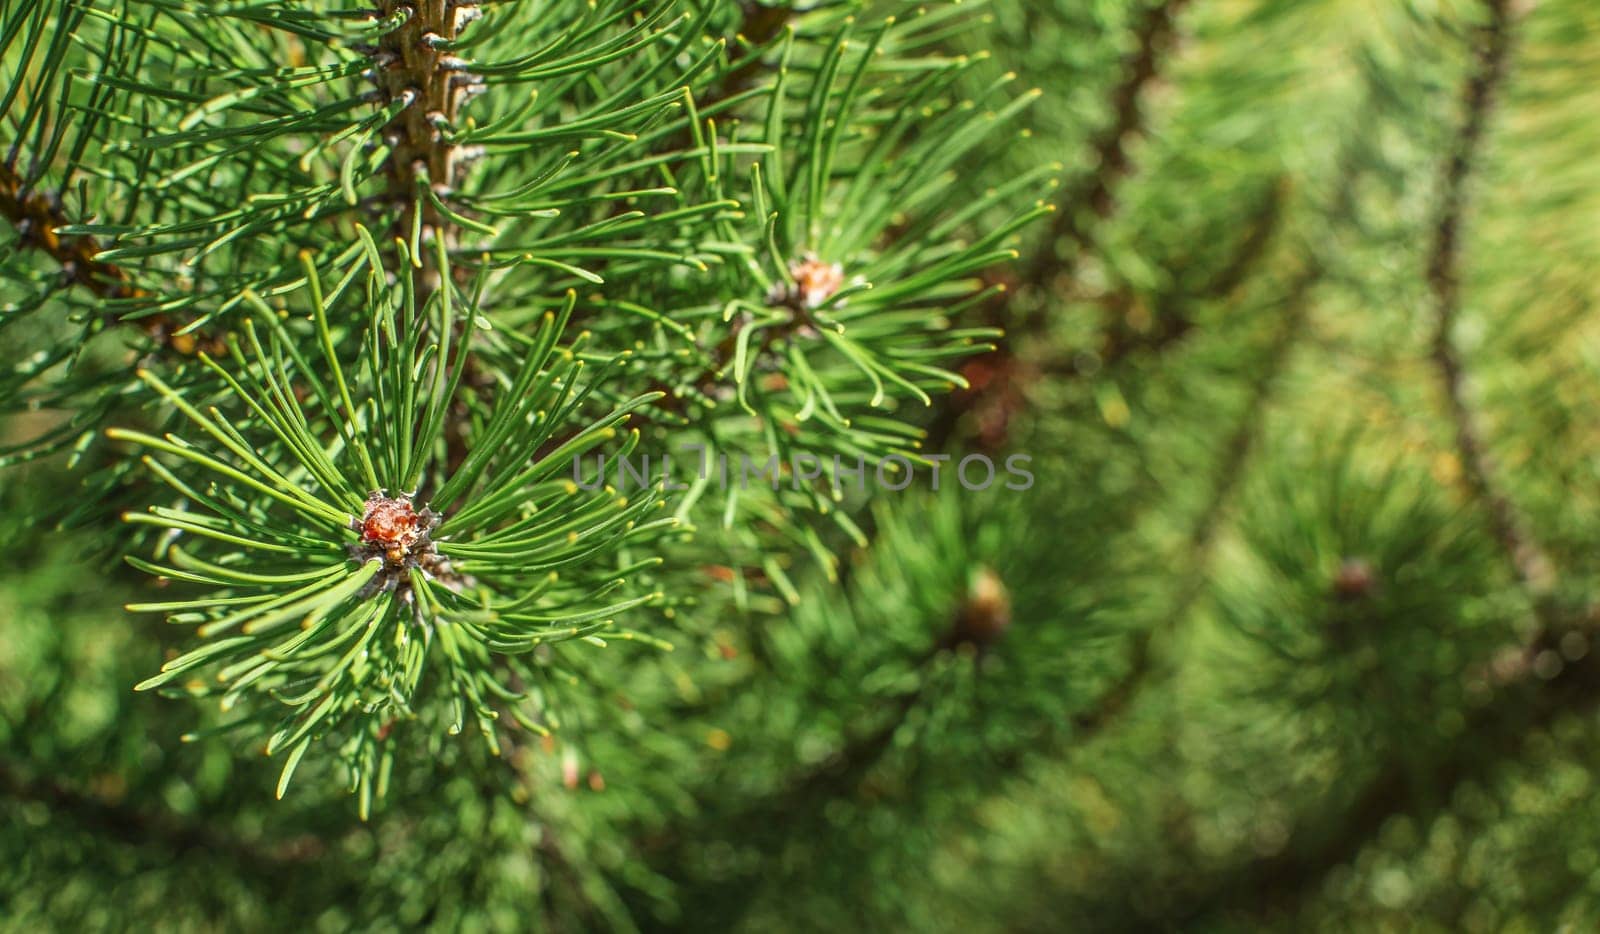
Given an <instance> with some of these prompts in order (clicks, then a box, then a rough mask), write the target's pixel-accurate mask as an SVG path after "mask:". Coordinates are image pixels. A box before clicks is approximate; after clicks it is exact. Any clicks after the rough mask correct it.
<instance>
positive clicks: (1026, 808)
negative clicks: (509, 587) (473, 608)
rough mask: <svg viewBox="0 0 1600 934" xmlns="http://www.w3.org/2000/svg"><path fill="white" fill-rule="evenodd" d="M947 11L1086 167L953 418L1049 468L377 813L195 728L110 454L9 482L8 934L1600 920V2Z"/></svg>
mask: <svg viewBox="0 0 1600 934" xmlns="http://www.w3.org/2000/svg"><path fill="white" fill-rule="evenodd" d="M795 13H796V11H794V10H792V9H790V8H789V7H786V6H782V5H757V4H749V5H748V10H747V14H748V15H747V19H746V21H745V22H744V23H742V24H738V28H739V29H742V30H745V31H747V32H748V31H753V30H768V32H767V33H766V34H767V35H772V34H774V32H773V31H775V30H777V29H779V28H781V27H782V25H783V23H784V22H785V20H786V18H787V17H788V16H790V15H793V14H795ZM961 22H962V23H963V25H962V28H959V29H951V30H949V31H948V33H947V35H946V36H945V37H944V39H943V40H942V41H943V42H944V43H945V44H946V45H947V46H948V51H949V52H951V53H953V54H967V55H971V56H975V57H978V58H981V59H982V61H981V64H980V66H979V67H977V68H975V69H973V73H972V75H971V80H972V81H973V82H974V95H976V94H977V93H978V89H980V88H981V87H985V86H987V85H988V84H990V83H992V82H993V81H994V80H996V79H998V78H1000V77H1001V76H1002V75H1004V74H1006V73H1010V72H1014V73H1016V75H1017V76H1018V86H1019V87H1024V88H1025V87H1038V88H1040V89H1042V90H1043V92H1044V93H1043V96H1042V97H1041V98H1040V99H1039V100H1038V101H1037V102H1036V103H1034V104H1033V105H1032V107H1031V109H1030V110H1029V111H1027V113H1026V115H1025V117H1024V119H1023V121H1022V123H1023V124H1024V125H1026V126H1027V127H1028V128H1029V130H1028V132H1027V133H1026V134H1024V135H1023V136H1021V137H1019V138H1017V139H1015V140H1012V141H1008V143H1007V144H1006V145H1005V146H1003V147H998V148H991V149H990V150H988V151H985V152H983V153H982V154H981V156H980V157H977V158H975V159H974V161H973V162H972V164H971V166H970V169H971V171H970V173H967V174H968V175H969V176H970V177H971V178H972V179H973V183H974V184H975V185H977V186H980V187H978V188H975V189H974V190H973V191H972V192H971V194H972V195H973V196H974V197H976V196H978V195H980V194H982V187H981V186H985V185H988V184H993V183H995V182H996V181H1004V180H1006V179H1009V178H1018V177H1022V176H1024V175H1025V174H1026V173H1028V172H1031V171H1034V170H1036V169H1037V168H1038V167H1039V166H1041V165H1046V164H1059V166H1060V171H1059V173H1058V177H1059V183H1058V184H1056V185H1055V186H1053V187H1050V188H1048V189H1046V188H1043V187H1042V186H1041V188H1040V190H1037V191H1029V192H1022V193H1019V194H1020V196H1021V197H1024V198H1025V199H1035V198H1042V199H1044V200H1047V201H1049V202H1051V203H1052V204H1053V205H1054V206H1055V208H1056V210H1055V211H1054V213H1053V214H1052V215H1051V216H1050V217H1048V218H1047V219H1046V220H1045V221H1043V222H1041V223H1039V224H1036V225H1035V226H1034V227H1033V228H1031V229H1030V230H1028V231H1027V232H1026V233H1025V235H1024V244H1025V247H1024V249H1023V252H1022V255H1021V257H1020V258H1019V259H1018V261H1017V263H1016V264H1015V265H1014V266H1012V267H1011V268H1008V269H1002V270H996V271H994V272H993V273H992V275H993V277H994V281H995V282H997V283H1002V284H1004V285H1005V286H1006V287H1007V292H1006V296H1007V297H1006V299H1005V300H1004V301H999V302H991V303H989V304H987V305H985V306H982V307H979V308H975V309H972V310H971V311H970V312H969V314H971V315H972V316H974V317H975V318H983V317H988V318H989V319H991V322H990V323H994V324H998V325H1001V326H1004V327H1005V328H1006V329H1007V330H1008V332H1009V334H1010V337H1009V338H1008V340H1007V341H1006V343H1005V346H1004V347H1003V348H1002V349H1000V350H998V351H995V352H993V353H989V354H986V355H984V356H982V357H979V358H976V359H974V360H972V361H970V362H969V363H968V364H967V365H966V370H965V374H966V375H967V377H968V378H969V380H970V381H971V383H972V388H971V389H970V390H969V391H966V392H963V393H960V394H958V395H957V396H956V397H955V398H954V399H953V400H951V401H950V402H948V403H945V404H942V405H941V406H940V407H938V408H937V409H936V410H935V411H933V412H932V413H931V414H930V415H929V418H928V424H927V428H928V431H929V434H930V445H931V446H934V447H936V449H942V450H945V451H947V452H952V453H955V454H957V455H958V456H959V455H960V454H963V453H968V452H981V453H990V454H999V455H1006V454H1011V453H1018V452H1022V453H1026V454H1028V455H1029V456H1031V457H1032V458H1033V466H1032V469H1033V471H1034V473H1035V474H1036V476H1037V480H1038V482H1037V485H1036V487H1035V488H1034V489H1033V490H1032V491H1030V492H1029V493H1027V494H1025V495H1017V494H1005V493H996V494H995V495H991V496H974V495H961V494H960V493H959V492H957V493H952V492H950V491H946V492H944V493H940V494H934V493H931V492H922V493H916V494H910V493H908V494H906V495H905V496H904V497H901V498H897V499H896V500H895V502H894V508H893V509H887V508H884V509H882V510H880V513H881V514H874V515H872V516H869V517H868V518H869V519H870V520H871V521H869V522H868V526H869V528H871V529H872V532H873V535H872V543H871V545H870V546H869V547H867V548H862V549H857V550H856V551H855V552H853V553H852V554H850V555H849V556H848V560H847V562H846V564H845V567H844V569H843V572H842V577H843V580H842V581H841V582H840V583H838V584H835V583H833V582H830V581H828V580H826V579H824V578H823V577H822V576H821V575H812V577H814V578H815V579H811V578H807V577H806V576H805V575H803V574H797V575H796V577H797V581H796V586H797V587H799V589H800V590H801V591H802V596H803V597H804V599H803V600H801V602H800V604H799V606H798V608H797V609H795V610H794V611H792V612H790V613H787V614H785V615H784V616H783V617H782V618H781V619H773V620H767V619H764V620H762V621H760V622H759V623H752V622H750V621H749V620H748V619H744V618H741V617H739V616H738V615H737V614H734V613H732V612H731V611H729V612H727V613H726V614H725V615H717V614H715V613H710V612H709V611H708V613H707V614H705V615H703V616H702V618H701V619H700V622H699V623H697V624H693V625H692V626H691V627H690V628H691V631H692V632H691V636H692V637H691V639H690V644H691V645H694V646H700V647H701V648H696V649H692V650H690V651H688V652H680V653H678V656H679V657H675V658H662V659H652V660H649V661H639V662H635V663H631V664H630V665H628V666H626V667H623V668H620V669H618V670H615V671H611V672H609V673H607V672H598V673H597V674H596V679H597V683H599V684H601V685H602V686H603V688H604V689H603V690H598V691H595V692H592V693H595V694H597V695H599V697H598V699H594V700H590V701H585V700H584V699H583V698H582V697H579V698H578V699H577V700H575V701H574V703H576V704H578V705H579V711H580V712H579V715H578V717H577V719H578V720H579V721H580V722H581V721H583V719H584V717H586V716H591V714H589V713H585V712H584V711H585V710H586V708H583V706H582V705H583V704H585V703H592V704H593V705H595V707H596V711H595V712H593V713H592V717H593V718H594V719H596V720H598V719H600V718H602V716H603V717H605V718H606V719H605V720H604V722H605V723H606V728H605V729H596V730H593V731H589V732H588V733H587V734H585V733H584V732H583V731H582V730H581V729H580V730H578V731H577V732H578V735H579V736H580V737H581V739H579V740H577V741H576V745H568V744H565V743H562V744H550V743H547V744H544V745H543V746H540V745H538V744H533V745H529V746H527V747H523V748H522V749H520V750H518V751H517V752H516V753H514V754H513V756H512V759H513V761H512V762H511V768H512V770H513V771H514V772H515V776H516V777H515V781H514V782H513V790H512V793H511V794H509V795H507V794H503V793H501V792H502V790H503V788H504V787H505V784H506V780H505V778H504V774H503V773H504V772H505V768H506V767H505V766H504V765H503V764H501V763H498V762H490V761H487V760H488V756H487V753H485V752H484V751H482V750H481V749H478V748H476V747H475V746H471V745H468V744H452V745H446V746H442V747H440V748H439V749H438V750H435V751H433V752H431V753H430V755H429V757H426V761H422V762H418V763H415V764H414V765H413V766H412V768H411V769H410V772H409V773H408V774H410V776H411V777H410V778H408V779H406V780H405V781H404V783H402V784H401V786H399V787H396V788H395V789H392V790H391V796H392V800H391V802H390V803H389V804H388V805H387V806H386V808H385V809H384V811H383V812H382V813H379V814H377V815H374V817H373V819H372V820H371V821H369V822H367V823H365V824H362V823H358V822H356V821H355V820H354V819H353V817H352V808H351V805H350V802H349V798H348V796H347V795H346V794H345V793H344V792H343V790H342V789H340V788H339V787H337V785H336V783H335V782H333V781H322V782H318V781H310V780H307V781H303V782H301V783H299V787H297V789H296V790H295V791H294V792H293V793H292V794H291V795H289V796H288V797H287V798H286V799H285V800H284V801H281V802H278V801H275V800H274V798H273V794H272V789H273V784H274V782H275V780H276V775H277V770H276V768H272V767H266V766H264V765H263V764H262V763H260V762H257V761H253V759H252V757H251V756H250V755H249V751H248V750H243V749H239V748H235V747H231V746H230V745H229V744H227V743H226V742H211V743H201V744H194V745H186V744H181V743H179V742H177V741H176V737H178V736H179V735H181V734H182V733H184V732H185V731H186V730H189V729H192V728H193V727H194V726H195V716H196V715H195V713H194V711H193V709H192V708H190V707H188V706H186V705H183V704H175V703H171V702H168V701H163V700H161V699H159V698H157V697H153V696H150V695H142V694H141V695H135V694H134V693H133V692H132V691H131V690H130V686H131V685H132V684H134V683H135V682H137V681H139V680H140V679H141V678H143V677H144V676H145V675H146V674H148V672H149V671H150V670H152V668H153V666H154V665H155V664H157V663H158V661H159V658H160V645H161V644H162V640H166V641H170V640H171V638H172V637H171V636H170V635H167V634H165V633H162V632H159V629H160V625H159V623H156V622H153V621H151V620H149V619H148V618H146V619H140V620H130V618H129V616H128V615H127V614H125V613H124V612H123V611H122V609H121V606H122V604H123V603H125V602H128V601H130V600H135V599H146V598H147V597H141V596H140V594H142V593H148V585H146V584H144V583H142V582H140V581H139V580H137V579H136V578H135V577H134V576H132V575H131V574H129V573H128V572H127V571H126V569H124V568H121V567H120V562H119V561H118V560H117V558H116V556H115V554H114V553H113V548H112V546H113V545H114V544H115V543H111V542H107V541H105V540H104V536H103V535H101V534H95V533H93V532H86V531H73V530H71V529H63V528H58V527H57V526H56V525H55V524H54V523H53V522H52V521H47V520H45V519H42V518H41V517H45V516H57V517H59V516H60V515H61V514H62V513H63V511H64V509H63V506H66V507H84V506H85V505H92V504H84V503H81V502H77V501H76V500H75V497H77V496H79V493H78V492H77V491H79V490H80V489H81V488H82V486H81V483H82V481H81V478H80V477H78V476H76V475H75V474H73V473H72V472H69V471H66V470H64V469H63V468H62V465H61V464H60V463H54V462H46V463H38V464H33V465H30V466H27V467H25V468H21V469H19V470H14V471H11V472H9V473H6V474H4V475H0V865H3V866H4V867H5V869H4V870H3V871H0V927H5V928H7V929H10V930H18V931H23V930H30V931H31V930H41V929H52V928H53V929H64V930H88V929H137V930H164V929H185V930H187V929H198V930H206V929H216V930H222V929H262V930H281V929H315V930H324V929H325V930H344V929H350V928H358V929H391V928H392V929H407V928H416V927H424V926H434V927H438V928H441V929H447V930H529V929H553V930H608V929H628V928H640V929H646V930H650V929H663V930H668V929H670V930H677V929H682V930H726V929H739V930H840V929H869V930H927V931H942V930H959V929H964V930H978V931H991V930H992V931H999V930H1017V931H1031V930H1040V931H1044V930H1050V931H1055V930H1062V929H1066V930H1129V929H1141V928H1155V929H1193V930H1233V929H1244V928H1257V927H1265V928H1268V929H1280V930H1307V929H1317V930H1349V929H1362V930H1370V929H1379V930H1383V929H1394V930H1400V929H1405V930H1414V929H1422V930H1469V931H1501V930H1538V931H1543V930H1553V929H1571V930H1588V929H1594V928H1595V927H1596V926H1600V794H1596V791H1597V790H1600V773H1597V769H1600V720H1597V705H1600V657H1597V656H1596V655H1595V653H1594V649H1595V648H1596V647H1595V646H1594V645H1593V644H1592V640H1593V638H1594V636H1595V629H1594V627H1595V625H1596V622H1597V619H1600V617H1597V609H1596V604H1595V598H1596V594H1600V549H1597V548H1595V547H1594V543H1595V542H1596V541H1597V540H1600V476H1597V463H1600V462H1597V460H1596V455H1597V454H1600V421H1597V418H1600V415H1597V413H1600V405H1597V403H1600V318H1597V316H1596V314H1595V307H1596V301H1597V299H1600V160H1597V159H1596V157H1595V154H1596V152H1597V151H1600V121H1597V120H1596V118H1595V117H1596V114H1600V6H1597V5H1595V4H1594V3H1593V2H1592V0H1539V2H1534V0H1157V2H1136V0H1027V2H1024V0H994V2H992V3H990V4H988V5H987V6H986V7H984V8H982V9H980V10H977V11H976V12H974V13H973V15H971V16H970V17H968V18H966V19H964V20H962V21H961ZM997 210H998V209H997ZM980 220H981V219H980ZM999 222H1000V218H999V215H998V214H997V216H996V219H995V223H999ZM0 339H3V338H0ZM6 432H15V433H17V434H19V435H20V434H26V433H27V430H26V429H25V428H24V427H21V426H18V425H16V424H15V423H12V424H9V425H0V433H6ZM83 518H84V517H83V516H82V515H78V516H77V517H76V519H78V520H81V519H83ZM930 640H931V644H933V645H934V646H935V647H937V648H939V649H940V651H937V652H934V653H932V654H928V653H925V652H923V651H921V650H920V649H919V647H924V646H927V645H929V644H930ZM702 649H703V651H702ZM757 670H759V671H761V672H765V674H764V675H763V676H761V677H753V676H752V675H751V672H752V671H757ZM607 678H610V679H611V680H610V681H607V680H606V679H607ZM575 693H580V694H581V693H582V692H575ZM609 701H618V703H617V704H613V705H612V707H614V708H616V709H613V710H611V712H610V713H607V714H601V713H600V712H598V707H599V706H600V705H601V704H602V702H609ZM617 710H621V711H623V712H622V713H618V712H617ZM637 710H649V711H652V714H651V716H650V717H648V718H646V717H642V716H639V715H637V714H632V715H630V714H629V713H628V711H637Z"/></svg>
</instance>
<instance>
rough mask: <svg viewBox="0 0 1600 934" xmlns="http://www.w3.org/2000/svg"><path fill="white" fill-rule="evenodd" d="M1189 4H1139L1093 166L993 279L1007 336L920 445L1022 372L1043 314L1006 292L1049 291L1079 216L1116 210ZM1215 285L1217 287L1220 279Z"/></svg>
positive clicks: (1067, 272) (1099, 218)
mask: <svg viewBox="0 0 1600 934" xmlns="http://www.w3.org/2000/svg"><path fill="white" fill-rule="evenodd" d="M1189 2H1190V0H1161V2H1158V3H1156V4H1155V5H1153V6H1151V7H1149V8H1148V9H1146V10H1145V13H1144V16H1143V18H1142V19H1141V20H1140V21H1139V24H1138V25H1137V26H1136V27H1135V28H1134V51H1133V52H1132V54H1130V55H1129V56H1128V58H1127V59H1126V60H1125V62H1124V64H1123V68H1122V78H1121V80H1120V81H1118V83H1117V84H1116V85H1114V86H1113V87H1112V88H1111V92H1110V94H1109V96H1108V100H1109V105H1110V106H1109V109H1110V111H1111V114H1112V118H1111V122H1110V123H1108V124H1107V125H1106V126H1105V128H1104V129H1102V130H1101V131H1100V133H1099V134H1098V135H1097V136H1096V137H1095V139H1094V141H1093V142H1092V143H1091V145H1090V153H1091V158H1090V159H1089V163H1090V164H1091V165H1092V166H1093V168H1092V169H1091V170H1090V171H1089V172H1087V173H1086V174H1084V175H1083V176H1082V177H1081V178H1079V179H1078V180H1077V181H1076V182H1074V183H1073V184H1071V185H1068V186H1066V187H1065V191H1064V193H1063V194H1062V196H1061V197H1060V199H1058V201H1057V202H1056V204H1055V205H1054V206H1053V207H1054V211H1053V219H1052V221H1051V226H1050V229H1049V231H1047V232H1046V233H1045V234H1044V235H1043V236H1041V237H1040V239H1039V247H1038V248H1037V249H1035V250H1034V251H1033V252H1032V253H1030V254H1029V255H1028V257H1027V259H1026V260H1025V261H1024V262H1023V263H1022V264H1021V265H1020V268H1019V269H1017V270H1016V271H1015V272H1014V273H1011V274H1009V275H1007V276H1006V279H1007V280H1008V281H1000V282H997V283H995V284H996V285H997V286H999V288H997V289H996V291H995V295H994V298H993V299H992V300H991V301H989V302H987V303H985V305H984V306H983V315H984V320H985V321H986V323H989V324H993V325H1000V324H1002V323H1007V322H1009V323H1012V325H1013V326H1011V327H1009V328H1007V331H1008V334H1009V337H1010V340H1008V341H1007V346H1006V347H1001V348H998V349H996V350H994V351H991V352H990V353H987V354H984V355H982V356H980V357H977V358H975V359H974V360H972V361H970V362H969V363H968V365H967V368H966V370H964V374H963V375H966V376H968V377H969V382H971V383H974V384H977V385H979V386H980V388H979V389H978V390H977V391H970V390H969V391H966V392H961V393H957V394H955V395H953V396H951V397H950V398H949V400H947V402H946V404H945V405H943V406H942V407H941V408H940V412H939V414H938V416H937V417H936V418H935V419H934V421H933V422H932V423H931V424H930V426H929V428H928V437H927V441H926V445H925V446H926V448H927V449H928V450H932V451H937V450H942V449H943V448H944V446H945V445H946V444H947V443H948V441H949V438H950V436H951V435H952V434H953V433H954V432H955V429H956V427H957V425H958V424H959V423H960V420H961V417H962V416H963V415H965V414H966V413H967V412H970V411H972V410H973V409H976V408H978V407H980V406H981V405H983V404H984V403H985V402H987V401H990V400H992V399H993V398H994V397H995V396H997V395H1002V394H1005V393H1007V392H1011V391H1012V389H1013V383H1014V381H1016V380H1017V379H1018V378H1019V377H1025V376H1026V375H1027V374H1026V373H1025V372H1023V371H1024V370H1025V368H1022V367H1019V366H1018V359H1017V357H1016V356H1015V353H1014V351H1013V350H1012V349H1010V347H1011V346H1013V345H1014V343H1015V340H1016V337H1017V336H1018V335H1019V334H1021V333H1023V332H1024V331H1025V330H1026V329H1027V327H1028V326H1029V325H1030V324H1032V325H1037V324H1038V323H1040V322H1041V321H1042V320H1043V316H1040V315H1027V316H1021V317H1020V320H1018V318H1019V316H1018V315H1016V313H1015V312H1014V309H1015V308H1016V307H1017V305H1016V302H1015V301H1014V296H1015V295H1016V294H1018V293H1021V292H1022V291H1024V290H1027V291H1036V292H1039V293H1041V294H1042V295H1045V296H1048V295H1049V294H1051V293H1052V285H1053V284H1054V283H1057V282H1061V281H1064V280H1066V279H1068V278H1070V277H1071V275H1072V273H1073V270H1074V269H1075V268H1076V266H1077V264H1078V263H1079V262H1081V261H1082V260H1083V258H1084V255H1085V253H1086V252H1087V251H1088V250H1089V249H1090V248H1091V247H1092V246H1093V244H1092V236H1091V229H1090V227H1091V224H1090V223H1089V222H1088V221H1087V219H1086V218H1085V217H1084V215H1085V214H1086V213H1087V214H1091V215H1092V216H1093V219H1094V221H1096V222H1104V221H1106V220H1108V219H1110V218H1111V217H1112V216H1113V215H1114V214H1115V213H1116V199H1115V194H1116V190H1117V187H1118V186H1119V185H1120V184H1121V183H1122V181H1123V180H1125V179H1126V178H1127V177H1128V175H1129V174H1130V173H1131V172H1132V170H1133V162H1132V159H1131V157H1130V156H1129V153H1128V146H1129V144H1130V143H1131V142H1132V141H1133V140H1134V139H1137V138H1138V137H1140V136H1143V135H1144V133H1145V132H1146V130H1147V129H1148V127H1147V126H1146V123H1145V117H1146V115H1145V113H1144V109H1143V107H1142V106H1141V101H1142V99H1143V96H1144V92H1145V89H1146V88H1148V87H1149V86H1150V85H1151V84H1152V83H1154V82H1155V81H1156V79H1157V78H1158V77H1159V76H1160V59H1161V55H1162V53H1163V52H1164V51H1165V49H1166V48H1167V47H1168V46H1169V45H1170V44H1171V42H1172V39H1173V34H1174V31H1175V29H1176V23H1177V17H1178V15H1179V14H1180V13H1182V12H1183V10H1184V8H1185V7H1187V6H1188V4H1189ZM1062 240H1067V241H1068V242H1069V244H1070V247H1071V249H1070V251H1069V253H1068V254H1067V256H1065V257H1062V256H1061V255H1060V254H1059V251H1058V248H1059V246H1060V243H1061V241H1062ZM1264 245H1265V241H1263V242H1261V243H1259V244H1256V245H1255V246H1256V247H1257V249H1254V250H1252V249H1251V242H1250V241H1249V240H1247V241H1246V243H1245V244H1244V250H1243V251H1242V253H1241V256H1243V257H1245V262H1247V263H1248V262H1253V259H1250V257H1251V256H1252V255H1255V254H1259V252H1260V250H1259V247H1262V246H1264ZM1244 268H1248V267H1244ZM1219 284H1224V285H1225V281H1223V282H1220V283H1219ZM1186 332H1187V328H1175V329H1174V330H1173V331H1172V333H1170V334H1168V335H1167V336H1166V337H1164V338H1162V340H1163V341H1165V342H1170V341H1172V340H1176V339H1177V338H1178V337H1180V336H1181V335H1182V334H1183V333H1186ZM1113 333H1114V329H1113V328H1112V327H1111V326H1109V325H1108V327H1107V329H1106V334H1107V336H1106V342H1107V343H1108V345H1109V344H1111V343H1112V342H1113V341H1114V340H1115V338H1114V337H1113V336H1112V335H1113ZM973 376H977V377H979V378H978V379H977V380H973V379H971V378H970V377H973ZM1002 443H1003V442H1002ZM994 446H997V445H994Z"/></svg>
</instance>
